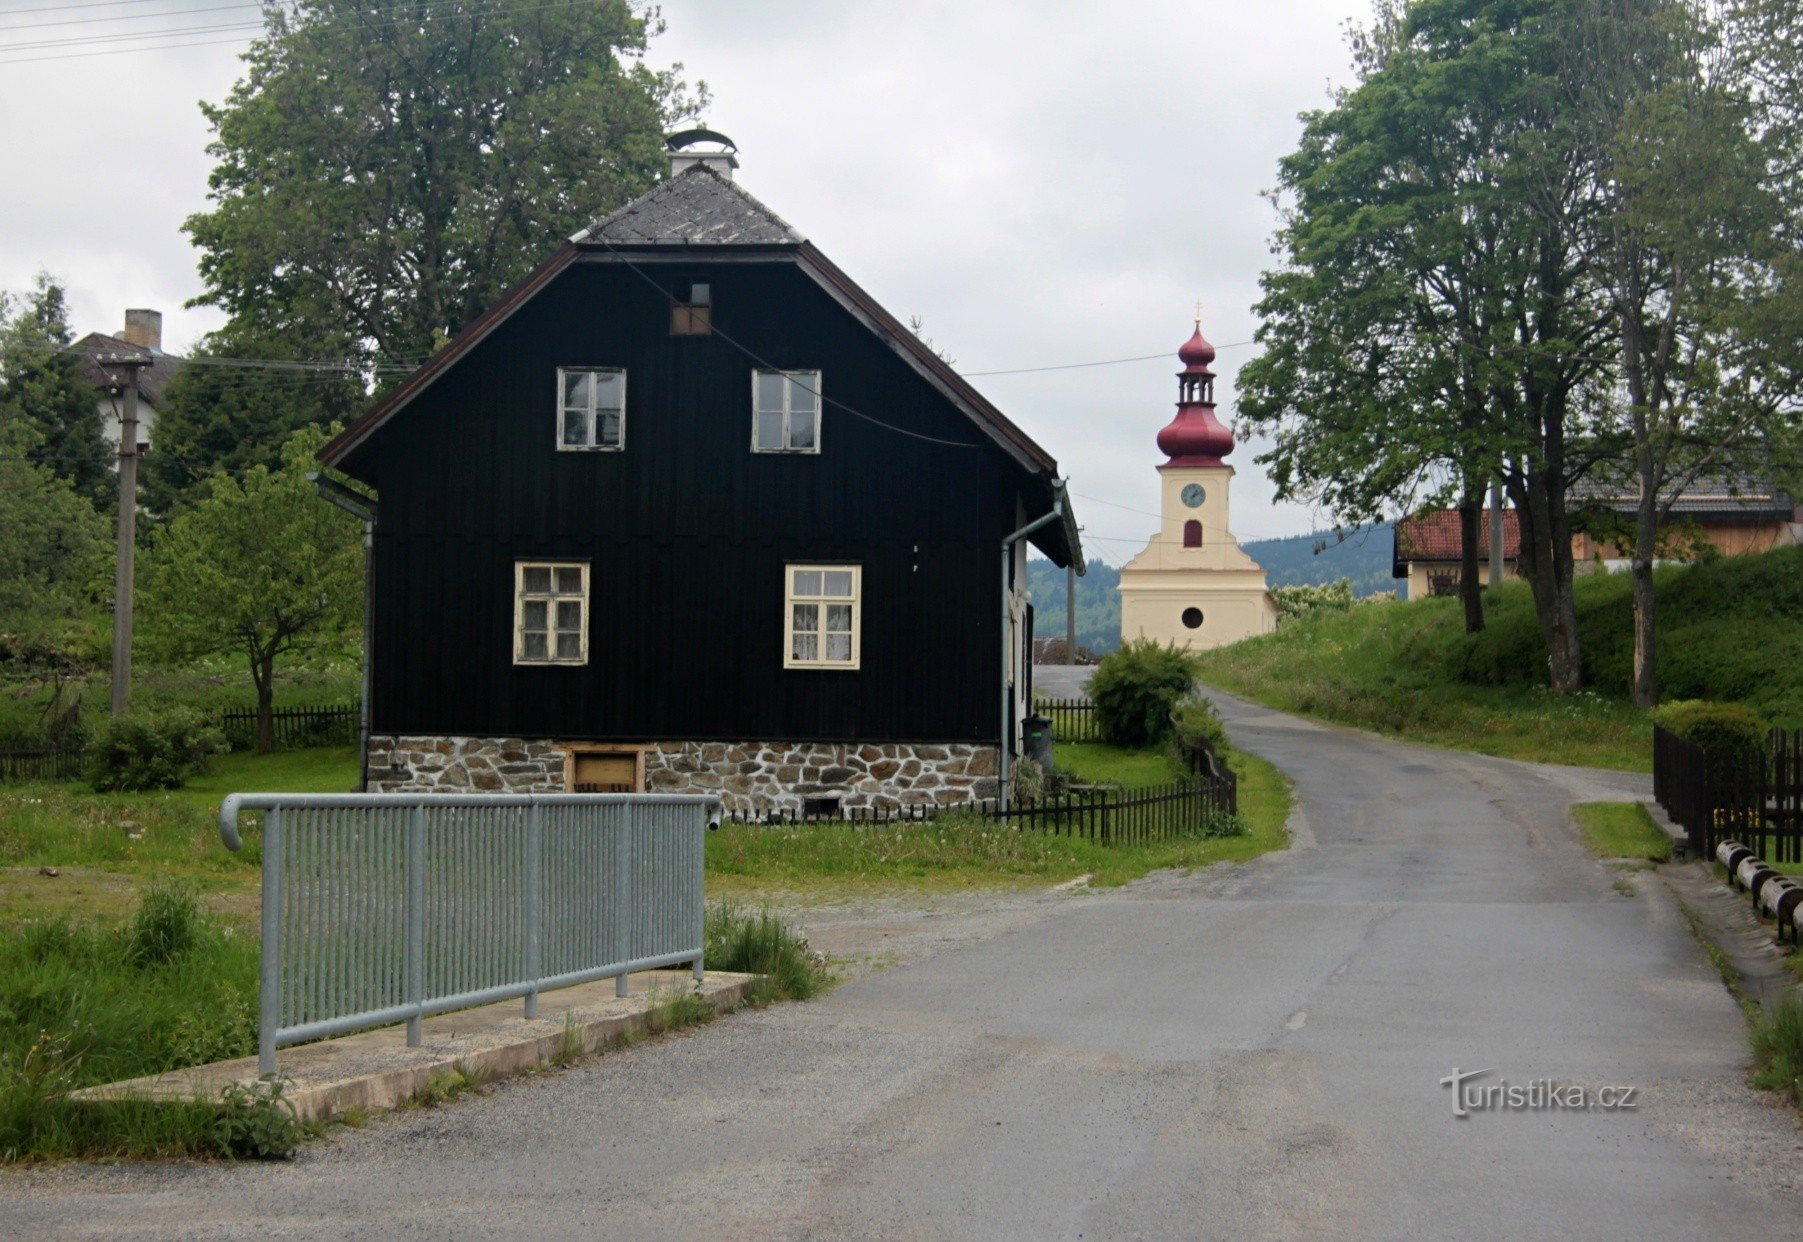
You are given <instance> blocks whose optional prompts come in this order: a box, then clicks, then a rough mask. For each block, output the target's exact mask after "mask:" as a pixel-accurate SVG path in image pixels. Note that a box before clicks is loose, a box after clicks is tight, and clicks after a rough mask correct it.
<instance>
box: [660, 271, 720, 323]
mask: <svg viewBox="0 0 1803 1242" xmlns="http://www.w3.org/2000/svg"><path fill="white" fill-rule="evenodd" d="M713 331H714V290H713V286H712V285H710V284H708V283H707V282H706V281H704V280H697V281H692V282H690V283H689V284H687V285H679V286H678V287H677V291H676V300H675V301H673V302H671V303H670V335H671V336H710V335H712V333H713Z"/></svg>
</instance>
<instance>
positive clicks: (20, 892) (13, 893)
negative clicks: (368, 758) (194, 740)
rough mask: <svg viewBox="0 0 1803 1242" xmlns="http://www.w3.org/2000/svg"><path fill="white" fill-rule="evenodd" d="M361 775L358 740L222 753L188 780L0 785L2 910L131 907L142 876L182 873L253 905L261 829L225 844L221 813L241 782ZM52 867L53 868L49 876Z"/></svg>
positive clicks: (347, 782)
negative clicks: (240, 844) (128, 785)
mask: <svg viewBox="0 0 1803 1242" xmlns="http://www.w3.org/2000/svg"><path fill="white" fill-rule="evenodd" d="M356 781H357V752H356V750H355V748H352V747H333V748H328V749H321V750H301V751H292V752H282V753H278V754H274V755H254V754H227V755H219V756H216V757H215V758H214V760H213V764H212V767H211V769H210V770H209V771H208V772H207V773H206V774H205V775H203V776H199V777H196V778H195V779H194V780H193V781H192V782H191V783H190V784H189V786H188V787H187V788H185V789H177V790H168V791H157V792H151V793H119V794H96V793H91V792H89V791H88V790H87V789H86V787H84V786H82V785H79V784H74V783H71V784H59V785H51V784H33V785H7V786H0V919H18V918H56V917H58V916H60V915H65V914H68V915H76V914H83V913H90V912H91V913H98V914H102V915H117V914H119V913H120V912H122V911H123V910H125V909H127V908H128V907H129V903H130V900H131V896H132V893H133V891H134V889H135V888H136V886H137V884H138V883H140V882H142V881H144V880H149V879H156V878H181V879H185V880H187V881H189V882H191V883H192V884H194V885H195V886H196V887H197V888H198V889H200V890H201V892H202V893H203V894H205V895H206V896H207V897H208V899H209V902H210V904H212V905H213V906H214V907H215V908H216V909H220V910H224V911H226V912H229V913H231V914H234V915H239V916H248V915H250V914H252V913H254V911H255V900H256V883H257V867H258V863H259V862H260V854H259V852H258V849H257V846H258V843H259V842H258V837H257V835H256V834H255V833H254V832H251V833H249V834H247V836H246V848H245V849H244V850H243V851H241V852H239V853H236V854H234V853H232V852H231V851H229V850H227V849H226V848H225V846H224V845H222V844H221V843H220V840H219V824H218V821H217V818H216V816H217V814H218V811H219V803H220V801H221V800H222V799H223V798H224V797H225V795H226V794H227V793H231V792H235V791H238V790H246V791H250V790H256V791H259V792H261V791H277V792H328V793H329V792H343V791H345V790H348V789H350V788H351V787H352V786H353V785H355V784H356ZM43 867H51V868H55V869H57V870H58V871H59V872H61V874H60V875H58V876H56V877H48V876H42V875H40V874H39V869H40V868H43Z"/></svg>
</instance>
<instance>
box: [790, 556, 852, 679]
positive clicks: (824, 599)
mask: <svg viewBox="0 0 1803 1242" xmlns="http://www.w3.org/2000/svg"><path fill="white" fill-rule="evenodd" d="M785 572H787V574H788V579H789V580H788V589H787V592H786V596H787V598H786V599H785V601H784V608H785V610H786V611H787V613H788V625H787V627H786V629H787V631H788V643H787V645H786V646H785V647H784V648H783V667H784V668H856V667H858V654H859V643H858V620H859V618H858V609H859V606H860V605H859V588H860V587H861V585H862V583H861V581H860V580H861V579H862V577H863V570H862V569H861V568H860V567H859V566H857V565H790V566H787V567H786V571H785Z"/></svg>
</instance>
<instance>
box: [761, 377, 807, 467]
mask: <svg viewBox="0 0 1803 1242" xmlns="http://www.w3.org/2000/svg"><path fill="white" fill-rule="evenodd" d="M751 411H752V412H751V451H752V452H754V453H818V452H819V451H820V372H818V371H753V372H752V373H751Z"/></svg>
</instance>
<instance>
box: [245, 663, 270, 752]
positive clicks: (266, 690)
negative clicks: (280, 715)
mask: <svg viewBox="0 0 1803 1242" xmlns="http://www.w3.org/2000/svg"><path fill="white" fill-rule="evenodd" d="M251 680H252V681H254V682H256V684H257V753H258V754H259V755H268V754H273V753H274V752H275V658H274V657H273V656H265V655H262V654H259V655H258V656H257V657H256V658H255V659H254V660H253V661H252V662H251Z"/></svg>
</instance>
